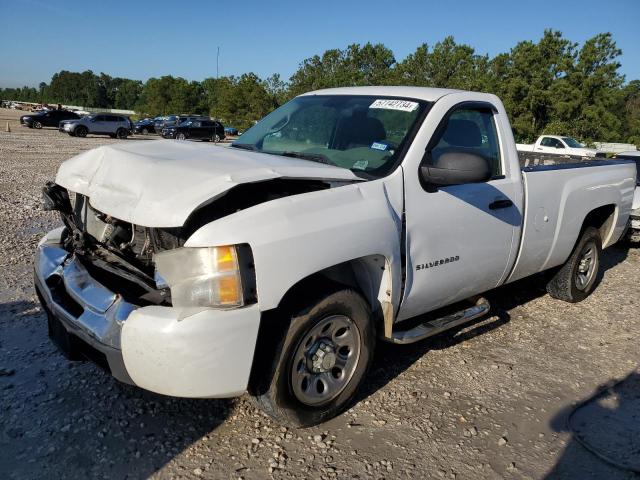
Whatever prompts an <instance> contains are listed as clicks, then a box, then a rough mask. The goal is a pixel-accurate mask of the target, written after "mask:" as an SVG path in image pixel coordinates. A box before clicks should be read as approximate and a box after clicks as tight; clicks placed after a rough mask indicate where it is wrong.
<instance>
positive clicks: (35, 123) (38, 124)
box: [32, 121, 42, 130]
mask: <svg viewBox="0 0 640 480" xmlns="http://www.w3.org/2000/svg"><path fill="white" fill-rule="evenodd" d="M32 125H33V128H37V129H38V130H40V129H41V128H42V124H41V123H40V122H38V121H35V122H33V123H32Z"/></svg>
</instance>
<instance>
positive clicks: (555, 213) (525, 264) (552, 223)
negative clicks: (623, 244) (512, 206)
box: [507, 156, 636, 282]
mask: <svg viewBox="0 0 640 480" xmlns="http://www.w3.org/2000/svg"><path fill="white" fill-rule="evenodd" d="M546 157H548V156H545V159H544V161H543V162H542V163H540V162H538V164H529V165H527V166H523V167H522V178H523V188H524V205H525V208H524V210H525V218H524V222H523V228H522V231H521V239H522V240H521V243H520V250H519V253H518V257H517V260H516V263H515V265H514V267H513V270H512V272H511V274H510V276H509V278H508V280H507V282H512V281H515V280H518V279H521V278H524V277H526V276H529V275H532V274H535V273H538V272H541V271H543V270H546V269H549V268H553V267H555V266H558V265H561V264H562V263H564V262H565V261H566V259H567V258H568V257H569V255H570V253H571V251H572V249H573V247H574V244H575V241H576V239H577V238H579V233H580V229H581V227H582V223H583V221H584V219H585V218H586V216H587V214H589V212H592V211H593V210H595V209H598V208H603V209H607V208H610V209H612V210H614V211H615V214H614V216H613V218H614V220H613V222H612V224H611V225H605V226H603V231H602V232H601V233H602V246H603V247H607V246H609V245H611V244H613V243H615V242H616V241H617V240H618V239H619V238H620V236H621V235H622V233H623V232H624V229H625V227H626V218H627V215H628V213H629V212H630V209H631V204H632V200H633V193H634V189H635V182H636V180H635V178H636V171H635V165H634V164H633V162H629V161H619V160H601V159H598V160H594V159H588V160H587V159H582V160H576V159H570V158H568V157H565V158H561V157H560V156H558V158H557V159H549V158H546ZM596 190H597V195H595V194H594V192H595V191H596ZM621 209H622V211H621Z"/></svg>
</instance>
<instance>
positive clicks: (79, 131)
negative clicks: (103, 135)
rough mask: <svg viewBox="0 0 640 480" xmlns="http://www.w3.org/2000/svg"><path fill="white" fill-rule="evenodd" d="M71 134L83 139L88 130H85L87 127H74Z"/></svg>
mask: <svg viewBox="0 0 640 480" xmlns="http://www.w3.org/2000/svg"><path fill="white" fill-rule="evenodd" d="M73 133H74V134H75V135H76V137H81V138H84V137H86V136H87V133H89V130H88V129H87V127H83V126H82V125H80V126H78V127H76V129H75V131H74V132H73Z"/></svg>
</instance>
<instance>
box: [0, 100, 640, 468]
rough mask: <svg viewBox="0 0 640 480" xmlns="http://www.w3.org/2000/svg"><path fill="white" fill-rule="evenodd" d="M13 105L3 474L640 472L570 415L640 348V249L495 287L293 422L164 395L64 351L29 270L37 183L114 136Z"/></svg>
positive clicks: (1, 340) (0, 232)
mask: <svg viewBox="0 0 640 480" xmlns="http://www.w3.org/2000/svg"><path fill="white" fill-rule="evenodd" d="M19 113H20V112H17V113H16V112H12V111H8V110H0V125H1V126H2V131H1V132H0V171H1V174H0V222H1V225H2V228H1V229H0V267H2V272H3V275H2V276H1V277H0V477H2V478H16V479H17V478H20V479H23V478H85V477H91V478H93V477H96V478H144V477H149V476H153V477H157V478H246V479H262V478H270V477H273V478H277V479H279V478H406V477H409V476H410V477H413V478H465V479H466V478H469V479H484V478H543V477H548V478H576V479H585V478H608V479H623V478H637V477H634V476H633V474H631V473H629V472H625V471H622V470H617V469H616V468H614V467H611V466H609V465H608V464H606V463H604V462H602V461H601V460H599V459H598V458H597V457H596V456H594V455H593V454H591V453H589V452H587V451H586V450H584V449H583V448H582V447H581V446H579V445H578V444H577V443H576V442H575V440H573V439H572V438H571V436H570V434H569V433H568V432H566V431H565V418H566V415H567V413H568V409H569V407H570V406H571V405H572V404H574V403H575V402H578V401H580V400H582V399H584V398H586V397H588V396H589V395H590V394H592V393H593V392H594V391H595V390H596V389H597V388H598V386H599V385H601V384H604V383H605V382H608V381H609V380H611V379H614V378H621V377H624V376H626V375H627V374H629V372H631V371H632V370H633V369H634V368H635V367H636V366H637V364H638V363H639V362H638V361H639V356H640V352H639V350H638V340H637V334H638V331H639V330H640V314H639V313H638V308H639V305H640V250H636V249H627V248H623V247H613V248H610V249H608V250H607V251H606V252H605V257H604V273H603V276H602V281H601V284H600V285H599V287H598V288H597V290H596V292H595V294H594V295H592V296H591V297H590V298H588V299H587V300H586V301H584V302H582V303H580V304H576V305H569V304H565V303H560V302H558V301H555V300H552V299H551V298H549V297H548V296H547V295H546V294H544V290H543V289H542V288H541V282H540V280H539V279H537V280H535V279H534V280H530V281H526V282H520V283H517V284H516V285H512V286H509V287H506V288H501V289H499V290H497V291H495V292H492V293H491V294H490V300H491V302H492V304H493V305H494V309H493V313H494V315H493V316H492V317H490V318H488V319H486V320H484V321H482V322H478V323H475V324H473V325H471V326H469V327H467V328H466V329H464V330H461V331H459V332H457V333H456V334H445V335H441V336H439V337H437V338H434V339H431V340H428V341H424V342H421V343H419V344H416V345H413V346H392V345H387V344H382V345H380V347H379V349H378V351H377V354H376V361H375V364H374V367H373V369H372V371H371V373H370V374H369V376H368V378H367V382H366V386H365V388H364V391H363V392H362V393H361V395H360V398H359V401H358V402H357V404H356V405H355V406H354V407H353V408H352V409H351V410H349V411H348V412H347V413H345V414H343V415H342V416H340V417H338V418H336V419H334V420H332V421H330V422H328V423H326V424H324V425H322V426H319V427H317V428H311V429H307V430H297V431H296V430H287V429H285V428H281V427H280V426H279V425H277V424H275V423H273V422H272V421H270V420H269V419H268V418H266V417H265V416H264V415H262V414H261V413H260V412H258V411H257V410H255V409H254V408H253V407H252V406H251V404H250V403H249V402H248V401H247V399H246V398H240V399H232V400H199V401H195V400H180V399H173V398H167V397H161V396H158V395H154V394H150V393H146V392H143V391H141V390H139V389H136V388H133V387H129V386H126V385H122V384H119V383H118V382H116V381H115V380H113V379H111V378H110V377H109V376H107V375H105V374H104V373H103V372H102V371H100V370H99V369H98V368H97V367H94V366H93V365H91V364H89V363H69V362H67V361H66V360H65V359H64V358H63V357H62V356H61V355H60V354H59V353H58V352H57V351H56V350H55V348H54V347H53V346H52V345H51V344H50V342H49V341H48V339H47V335H46V327H45V317H44V315H43V312H42V310H41V309H40V308H39V306H38V303H37V300H36V297H35V294H34V291H33V288H32V284H31V273H32V265H31V261H32V252H33V250H34V247H35V245H36V243H37V241H38V239H39V237H40V236H41V235H42V234H43V233H44V232H45V231H47V230H48V229H50V228H52V227H54V226H56V225H57V224H58V223H59V221H58V220H57V218H56V217H55V215H52V214H47V213H45V212H43V211H41V210H40V207H39V202H40V188H41V186H42V185H43V183H44V182H45V181H47V180H49V179H52V178H53V177H54V174H55V171H56V169H57V167H58V165H59V164H60V163H61V162H62V161H63V160H65V159H67V158H69V157H70V156H72V155H74V154H76V153H78V152H81V151H83V150H86V149H88V148H92V147H95V146H98V145H101V144H105V143H111V142H114V141H115V140H111V139H109V138H101V137H93V138H92V137H89V138H86V139H79V138H72V137H69V136H67V135H64V134H61V133H59V132H57V131H56V130H53V129H44V130H41V131H36V130H27V129H25V128H20V127H17V126H16V124H15V123H14V125H13V128H12V130H13V131H12V132H11V133H4V127H5V122H6V121H7V119H8V118H12V119H15V118H16V117H17V115H19ZM127 141H139V140H127ZM146 141H155V140H146ZM211 148H221V147H216V146H211ZM604 428H606V427H604Z"/></svg>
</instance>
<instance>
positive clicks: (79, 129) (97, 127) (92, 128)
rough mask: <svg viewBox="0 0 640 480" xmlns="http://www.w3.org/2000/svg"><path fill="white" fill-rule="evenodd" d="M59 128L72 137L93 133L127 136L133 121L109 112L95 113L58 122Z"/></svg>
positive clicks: (119, 136) (112, 136)
mask: <svg viewBox="0 0 640 480" xmlns="http://www.w3.org/2000/svg"><path fill="white" fill-rule="evenodd" d="M59 130H60V131H61V132H65V133H68V134H69V135H71V136H72V137H86V136H87V135H88V134H89V133H91V134H93V135H109V136H110V137H111V138H127V137H128V136H129V135H131V133H132V131H133V123H132V122H131V120H130V119H129V117H125V116H123V115H114V114H110V113H95V114H92V115H87V116H86V117H82V118H79V119H77V120H65V121H63V122H60V127H59Z"/></svg>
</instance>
